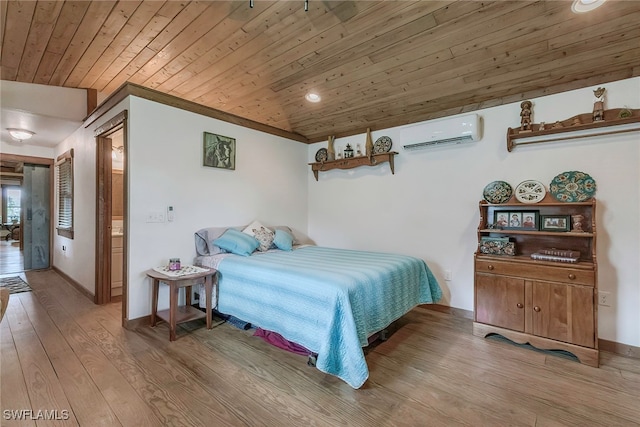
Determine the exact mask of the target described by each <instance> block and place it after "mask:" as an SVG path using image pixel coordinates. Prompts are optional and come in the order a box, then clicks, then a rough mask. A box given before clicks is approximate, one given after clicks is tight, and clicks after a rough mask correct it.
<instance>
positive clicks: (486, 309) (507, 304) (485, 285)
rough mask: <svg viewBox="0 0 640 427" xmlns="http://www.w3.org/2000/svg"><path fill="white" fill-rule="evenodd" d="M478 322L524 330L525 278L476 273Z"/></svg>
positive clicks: (476, 314)
mask: <svg viewBox="0 0 640 427" xmlns="http://www.w3.org/2000/svg"><path fill="white" fill-rule="evenodd" d="M475 316H476V322H480V323H486V324H488V325H494V326H499V327H502V328H507V329H513V330H514V331H520V332H523V331H524V279H517V278H513V277H506V276H499V275H495V274H476V313H475Z"/></svg>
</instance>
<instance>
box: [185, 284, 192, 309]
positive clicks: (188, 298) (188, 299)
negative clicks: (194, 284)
mask: <svg viewBox="0 0 640 427" xmlns="http://www.w3.org/2000/svg"><path fill="white" fill-rule="evenodd" d="M184 302H185V304H186V306H187V307H190V306H191V286H185V287H184Z"/></svg>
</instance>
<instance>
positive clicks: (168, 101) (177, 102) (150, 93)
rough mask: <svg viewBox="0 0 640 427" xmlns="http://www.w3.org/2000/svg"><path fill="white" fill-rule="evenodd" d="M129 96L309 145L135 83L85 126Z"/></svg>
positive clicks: (282, 132) (291, 135)
mask: <svg viewBox="0 0 640 427" xmlns="http://www.w3.org/2000/svg"><path fill="white" fill-rule="evenodd" d="M128 96H137V97H138V98H142V99H146V100H149V101H153V102H158V103H160V104H164V105H168V106H170V107H175V108H179V109H181V110H185V111H189V112H191V113H196V114H200V115H203V116H207V117H211V118H214V119H218V120H222V121H224V122H228V123H233V124H236V125H238V126H243V127H246V128H249V129H254V130H257V131H260V132H264V133H268V134H271V135H276V136H281V137H283V138H287V139H292V140H294V141H298V142H304V143H305V144H308V143H309V140H308V139H307V138H306V137H304V136H302V135H300V134H297V133H293V132H287V131H285V130H282V129H278V128H275V127H273V126H269V125H265V124H262V123H258V122H255V121H253V120H249V119H245V118H244V117H240V116H236V115H233V114H229V113H225V112H224V111H220V110H216V109H214V108H210V107H206V106H204V105H201V104H197V103H195V102H192V101H188V100H186V99H182V98H178V97H177V96H173V95H168V94H166V93H162V92H159V91H157V90H154V89H149V88H146V87H144V86H140V85H137V84H135V83H129V82H127V83H124V84H123V85H122V86H120V87H119V88H118V89H117V90H116V91H114V92H113V93H112V94H111V95H110V96H109V97H108V98H107V99H105V100H104V101H103V102H102V104H100V105H99V106H98V108H96V110H95V111H94V112H93V113H91V114H90V115H89V116H87V117H86V118H85V119H84V126H85V127H89V126H90V125H91V124H92V123H94V122H95V121H96V120H98V119H99V118H100V117H102V116H103V115H104V114H106V113H107V112H108V111H109V110H111V109H112V108H113V107H115V106H116V105H117V104H118V103H119V102H121V101H122V100H124V99H125V98H126V97H128Z"/></svg>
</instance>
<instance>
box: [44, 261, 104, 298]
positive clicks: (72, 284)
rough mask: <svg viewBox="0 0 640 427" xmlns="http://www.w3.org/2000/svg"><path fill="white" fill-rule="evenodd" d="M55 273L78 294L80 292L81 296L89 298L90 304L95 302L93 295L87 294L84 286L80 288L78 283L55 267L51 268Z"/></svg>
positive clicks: (87, 291)
mask: <svg viewBox="0 0 640 427" xmlns="http://www.w3.org/2000/svg"><path fill="white" fill-rule="evenodd" d="M51 268H52V269H53V270H54V271H55V272H56V273H58V274H59V275H60V276H62V278H63V279H64V280H66V281H67V282H68V283H69V284H70V285H71V286H73V287H74V288H76V289H77V290H78V292H80V293H81V294H82V295H84V296H85V297H87V298H89V299H90V300H91V302H95V301H96V300H95V295H94V294H92V293H91V292H89V290H87V288H85V287H84V286H82V285H81V284H80V283H78V282H76V281H75V280H73V279H72V278H71V277H69V276H68V275H67V274H65V273H64V272H63V271H60V269H58V268H57V267H51Z"/></svg>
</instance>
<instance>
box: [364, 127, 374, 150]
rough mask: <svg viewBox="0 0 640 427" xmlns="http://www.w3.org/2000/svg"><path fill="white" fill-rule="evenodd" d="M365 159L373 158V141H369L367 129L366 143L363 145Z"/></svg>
mask: <svg viewBox="0 0 640 427" xmlns="http://www.w3.org/2000/svg"><path fill="white" fill-rule="evenodd" d="M364 149H365V153H366V154H367V157H371V156H373V140H372V139H371V128H367V142H366V144H365V145H364Z"/></svg>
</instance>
